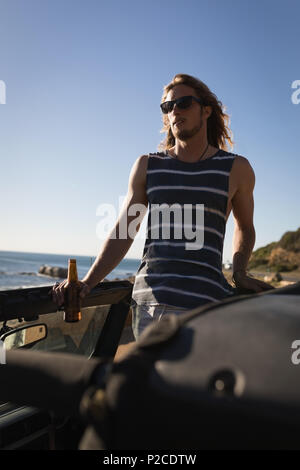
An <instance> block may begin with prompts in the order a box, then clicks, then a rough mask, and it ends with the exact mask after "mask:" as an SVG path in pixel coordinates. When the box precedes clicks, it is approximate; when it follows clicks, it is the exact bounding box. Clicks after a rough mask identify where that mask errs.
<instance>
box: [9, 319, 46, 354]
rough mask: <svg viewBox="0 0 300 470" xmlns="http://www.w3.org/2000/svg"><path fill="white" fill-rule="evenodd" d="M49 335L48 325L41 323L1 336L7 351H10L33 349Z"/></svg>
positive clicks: (16, 329)
mask: <svg viewBox="0 0 300 470" xmlns="http://www.w3.org/2000/svg"><path fill="white" fill-rule="evenodd" d="M47 335H48V328H47V325H46V324H45V323H39V324H36V325H26V326H21V327H20V328H15V329H13V330H10V331H8V332H7V333H4V335H2V336H1V340H2V341H3V343H4V345H5V349H6V350H7V351H8V350H9V349H18V348H26V347H28V346H29V347H31V346H33V345H35V344H36V343H38V342H39V341H42V340H43V339H45V338H47Z"/></svg>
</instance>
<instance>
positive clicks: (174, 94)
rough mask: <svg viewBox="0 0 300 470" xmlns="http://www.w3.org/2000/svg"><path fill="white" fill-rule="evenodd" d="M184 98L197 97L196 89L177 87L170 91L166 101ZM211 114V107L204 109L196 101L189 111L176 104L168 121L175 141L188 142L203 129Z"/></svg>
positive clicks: (184, 86)
mask: <svg viewBox="0 0 300 470" xmlns="http://www.w3.org/2000/svg"><path fill="white" fill-rule="evenodd" d="M182 96H195V97H197V95H196V92H195V90H194V88H192V87H190V86H188V85H176V86H175V87H174V88H172V90H170V91H169V93H168V94H167V97H166V101H172V100H176V99H177V98H181V97H182ZM209 114H210V111H209V107H205V108H204V107H203V106H201V105H200V104H199V103H197V102H196V101H194V100H193V101H192V105H191V106H190V107H189V108H187V109H179V108H178V107H177V105H176V104H175V106H174V108H173V110H172V111H171V112H170V113H168V119H169V123H170V126H171V130H172V133H173V135H174V137H175V139H179V140H183V141H185V140H188V139H190V138H191V137H193V136H194V135H196V134H197V133H198V132H200V131H201V129H203V123H204V120H205V121H206V120H207V118H208V116H209Z"/></svg>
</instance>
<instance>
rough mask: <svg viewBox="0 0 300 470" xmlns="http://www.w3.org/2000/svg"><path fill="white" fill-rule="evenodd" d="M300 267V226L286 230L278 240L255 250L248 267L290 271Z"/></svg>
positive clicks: (272, 270)
mask: <svg viewBox="0 0 300 470" xmlns="http://www.w3.org/2000/svg"><path fill="white" fill-rule="evenodd" d="M298 268H300V227H299V228H298V230H296V231H294V232H292V231H289V232H285V233H284V234H283V236H282V237H281V239H280V240H279V241H278V242H272V243H269V244H268V245H266V246H263V247H261V248H258V249H257V250H255V251H254V252H253V253H252V255H251V257H250V260H249V263H248V269H257V270H259V269H260V270H264V271H271V272H288V271H294V270H296V269H298Z"/></svg>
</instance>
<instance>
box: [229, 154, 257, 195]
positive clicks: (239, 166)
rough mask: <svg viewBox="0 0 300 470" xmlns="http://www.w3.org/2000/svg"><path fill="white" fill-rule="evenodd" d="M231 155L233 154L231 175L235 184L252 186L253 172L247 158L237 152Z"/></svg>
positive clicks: (253, 183) (253, 181) (253, 180)
mask: <svg viewBox="0 0 300 470" xmlns="http://www.w3.org/2000/svg"><path fill="white" fill-rule="evenodd" d="M232 155H234V162H233V166H232V177H233V179H234V180H235V181H236V182H237V186H238V187H251V188H254V185H255V173H254V170H253V168H252V166H251V163H250V162H249V160H248V158H246V157H244V156H243V155H238V154H232Z"/></svg>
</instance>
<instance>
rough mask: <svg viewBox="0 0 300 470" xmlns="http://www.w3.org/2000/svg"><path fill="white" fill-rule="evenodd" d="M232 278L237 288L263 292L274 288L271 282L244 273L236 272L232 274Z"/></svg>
mask: <svg viewBox="0 0 300 470" xmlns="http://www.w3.org/2000/svg"><path fill="white" fill-rule="evenodd" d="M233 280H234V283H235V286H236V287H237V289H241V290H243V289H247V290H251V291H253V292H263V291H265V290H270V289H275V287H273V286H272V285H271V284H267V283H266V282H263V281H260V280H259V279H255V278H254V277H250V276H247V274H245V273H241V272H236V273H234V275H233Z"/></svg>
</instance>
